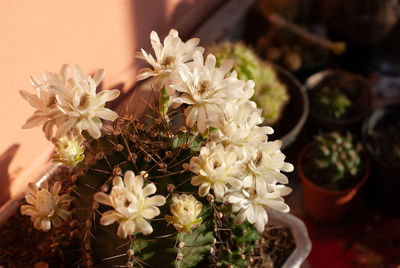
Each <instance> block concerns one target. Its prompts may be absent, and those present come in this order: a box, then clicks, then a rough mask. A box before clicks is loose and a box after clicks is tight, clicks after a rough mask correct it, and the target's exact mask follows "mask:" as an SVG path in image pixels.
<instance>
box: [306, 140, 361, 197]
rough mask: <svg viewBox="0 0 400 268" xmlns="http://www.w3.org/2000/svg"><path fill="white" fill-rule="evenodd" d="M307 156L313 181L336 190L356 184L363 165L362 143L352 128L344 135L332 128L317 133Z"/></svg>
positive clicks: (307, 164) (309, 172)
mask: <svg viewBox="0 0 400 268" xmlns="http://www.w3.org/2000/svg"><path fill="white" fill-rule="evenodd" d="M306 159H308V160H305V163H304V165H305V167H306V168H305V170H306V173H307V176H309V177H310V178H312V179H313V182H314V183H316V184H318V185H321V186H324V187H325V188H328V189H332V190H342V189H345V188H348V187H350V186H352V185H354V184H355V182H357V181H358V180H359V179H360V178H359V174H361V171H362V169H363V161H362V155H361V144H360V143H357V142H355V141H354V138H353V136H352V135H351V134H350V132H348V133H346V135H341V134H339V133H338V132H330V133H326V134H320V135H317V136H315V141H314V143H313V145H312V146H311V148H310V149H309V151H308V156H307V158H306Z"/></svg>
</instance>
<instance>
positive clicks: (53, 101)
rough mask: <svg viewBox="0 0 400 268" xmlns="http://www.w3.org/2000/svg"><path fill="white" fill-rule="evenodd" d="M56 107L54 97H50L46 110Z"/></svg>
mask: <svg viewBox="0 0 400 268" xmlns="http://www.w3.org/2000/svg"><path fill="white" fill-rule="evenodd" d="M55 105H56V95H51V96H50V98H49V102H48V103H47V108H53V107H54V106H55Z"/></svg>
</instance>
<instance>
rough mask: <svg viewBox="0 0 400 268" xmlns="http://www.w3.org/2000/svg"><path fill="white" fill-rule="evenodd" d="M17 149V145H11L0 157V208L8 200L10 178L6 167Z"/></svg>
mask: <svg viewBox="0 0 400 268" xmlns="http://www.w3.org/2000/svg"><path fill="white" fill-rule="evenodd" d="M18 148H19V144H13V145H11V146H10V147H9V148H8V149H7V150H6V151H5V152H4V153H3V154H2V155H1V156H0V206H1V205H3V204H4V203H5V202H7V200H8V199H9V198H10V189H9V188H10V181H11V176H10V173H9V170H8V167H9V165H10V163H11V161H12V160H13V158H14V156H15V154H16V153H17V151H18Z"/></svg>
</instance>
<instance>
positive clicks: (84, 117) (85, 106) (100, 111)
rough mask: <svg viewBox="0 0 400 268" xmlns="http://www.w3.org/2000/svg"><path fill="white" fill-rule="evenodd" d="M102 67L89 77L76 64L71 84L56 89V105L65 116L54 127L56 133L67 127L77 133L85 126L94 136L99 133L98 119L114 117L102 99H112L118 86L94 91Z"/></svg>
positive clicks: (60, 132)
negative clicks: (67, 88) (72, 85)
mask: <svg viewBox="0 0 400 268" xmlns="http://www.w3.org/2000/svg"><path fill="white" fill-rule="evenodd" d="M103 77H104V70H102V69H101V70H98V71H97V72H96V73H95V75H94V76H93V77H91V76H88V75H87V76H84V75H83V72H82V69H81V67H80V66H78V65H75V66H74V68H73V77H72V79H73V82H74V87H73V88H72V89H69V90H59V91H57V95H56V97H57V101H58V105H57V107H58V109H59V110H61V111H62V112H63V113H64V114H65V115H66V116H67V118H68V120H66V121H65V122H64V123H63V124H62V125H61V126H59V128H58V130H57V134H56V136H62V135H65V134H66V133H67V132H68V131H70V130H76V131H78V132H79V133H80V132H81V131H82V130H87V131H88V133H89V134H90V135H91V136H92V137H93V138H95V139H98V138H100V136H101V131H100V129H101V127H102V122H101V120H100V119H105V120H110V121H114V120H115V119H117V118H118V114H117V113H116V112H114V111H112V110H110V109H108V108H105V107H104V106H105V103H106V102H108V101H112V100H114V99H116V98H117V97H118V96H119V94H120V92H119V90H118V89H113V90H103V91H101V92H99V93H96V88H97V86H98V85H99V84H100V82H101V81H102V80H103Z"/></svg>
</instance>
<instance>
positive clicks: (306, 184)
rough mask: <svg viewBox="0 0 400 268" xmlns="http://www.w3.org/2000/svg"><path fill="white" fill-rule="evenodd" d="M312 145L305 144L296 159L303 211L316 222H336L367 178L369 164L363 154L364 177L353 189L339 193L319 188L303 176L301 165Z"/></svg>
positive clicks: (349, 205) (347, 208) (344, 212)
mask: <svg viewBox="0 0 400 268" xmlns="http://www.w3.org/2000/svg"><path fill="white" fill-rule="evenodd" d="M312 145H313V143H309V144H307V145H306V146H305V147H304V148H303V150H302V151H301V152H300V154H299V157H298V159H297V167H298V174H299V176H300V179H301V181H302V184H303V194H304V207H305V210H306V212H307V213H308V214H309V215H310V216H311V217H313V218H314V219H316V220H318V221H323V222H332V221H338V220H340V219H341V218H342V217H343V216H344V215H345V214H346V212H347V211H348V210H349V208H350V207H351V205H352V203H353V202H352V201H353V200H354V197H355V196H356V194H357V193H358V192H359V190H360V188H361V187H362V186H363V185H364V184H365V182H366V180H367V178H368V177H369V174H370V162H369V160H368V158H367V156H366V154H364V155H363V158H364V163H365V170H364V175H363V177H362V179H361V181H360V182H358V183H357V184H356V185H355V186H354V187H351V188H348V189H345V190H340V191H335V190H327V189H325V188H323V187H321V186H318V185H316V184H314V183H313V182H312V181H311V180H310V179H309V178H307V176H306V175H305V174H304V170H303V165H302V161H303V157H304V154H305V153H306V152H307V150H308V149H309V148H310V147H311V146H312Z"/></svg>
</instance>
